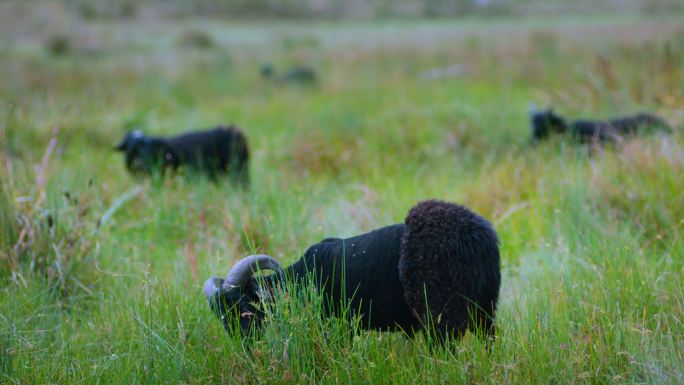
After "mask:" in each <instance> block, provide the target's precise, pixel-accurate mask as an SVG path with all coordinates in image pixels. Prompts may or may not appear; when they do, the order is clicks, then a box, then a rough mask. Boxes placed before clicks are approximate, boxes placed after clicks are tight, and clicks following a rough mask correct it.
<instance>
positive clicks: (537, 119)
mask: <svg viewBox="0 0 684 385" xmlns="http://www.w3.org/2000/svg"><path fill="white" fill-rule="evenodd" d="M530 120H531V123H532V140H533V141H538V140H541V139H544V138H546V137H547V136H549V134H553V133H562V132H565V130H566V124H565V120H563V118H561V117H560V116H558V115H556V114H555V113H554V112H553V110H552V109H550V108H549V109H546V110H543V111H535V112H531V113H530Z"/></svg>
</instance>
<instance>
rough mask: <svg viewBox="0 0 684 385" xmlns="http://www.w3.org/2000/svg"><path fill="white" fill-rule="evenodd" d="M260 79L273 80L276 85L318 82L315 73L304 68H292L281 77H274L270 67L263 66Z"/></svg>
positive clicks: (274, 74)
mask: <svg viewBox="0 0 684 385" xmlns="http://www.w3.org/2000/svg"><path fill="white" fill-rule="evenodd" d="M261 77H262V78H264V79H273V80H275V81H276V82H278V83H299V84H315V83H317V81H318V78H317V77H316V72H315V71H314V70H313V69H311V68H309V67H304V66H298V67H294V68H291V69H289V70H288V71H287V72H285V73H284V74H282V75H276V73H275V69H274V68H273V66H272V65H270V64H264V65H262V66H261Z"/></svg>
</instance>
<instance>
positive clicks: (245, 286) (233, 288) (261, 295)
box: [204, 254, 283, 336]
mask: <svg viewBox="0 0 684 385" xmlns="http://www.w3.org/2000/svg"><path fill="white" fill-rule="evenodd" d="M259 270H274V271H276V272H277V273H278V274H282V271H283V270H282V268H281V267H280V264H279V263H278V261H276V260H275V259H273V258H272V257H270V256H268V255H263V254H259V255H250V256H248V257H245V258H243V259H241V260H240V261H238V262H237V263H236V264H235V266H233V268H232V269H230V271H229V272H228V275H227V276H226V278H225V279H221V278H218V277H213V278H209V279H208V280H207V281H206V282H205V283H204V295H205V296H206V298H207V300H208V301H209V306H210V307H211V310H212V311H213V312H214V314H216V316H218V317H219V318H221V321H222V322H223V327H224V328H225V329H226V331H229V332H230V331H231V330H236V329H237V328H236V327H235V326H237V325H239V327H240V328H239V330H240V332H241V333H242V335H243V336H247V335H249V334H250V333H251V332H252V331H254V330H257V329H258V328H259V327H260V326H261V322H262V320H263V318H264V312H263V311H262V310H261V307H260V306H259V304H260V302H261V301H263V300H264V299H267V298H268V297H270V294H269V292H268V290H264V289H262V288H261V286H260V285H259V280H257V279H256V278H255V277H254V273H255V272H257V271H259ZM236 322H237V323H236ZM236 331H237V330H236Z"/></svg>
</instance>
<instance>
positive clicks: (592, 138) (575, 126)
mask: <svg viewBox="0 0 684 385" xmlns="http://www.w3.org/2000/svg"><path fill="white" fill-rule="evenodd" d="M530 121H531V126H532V140H533V141H534V142H537V141H540V140H542V139H546V138H547V137H548V136H549V135H552V134H562V133H569V134H570V135H571V136H572V137H573V138H575V139H576V140H578V141H579V142H581V143H597V142H618V141H620V140H622V138H624V137H626V136H633V135H636V134H637V133H638V132H640V131H644V130H646V129H655V130H663V131H667V132H669V131H670V127H669V126H668V124H667V123H666V122H665V121H664V120H662V119H661V118H659V117H657V116H655V115H653V114H647V113H639V114H636V115H629V116H624V117H620V118H615V119H611V120H574V121H570V122H567V121H566V120H565V119H563V118H562V117H560V116H559V115H557V114H556V113H555V112H554V111H553V110H552V109H551V108H548V109H545V110H542V111H533V112H531V113H530Z"/></svg>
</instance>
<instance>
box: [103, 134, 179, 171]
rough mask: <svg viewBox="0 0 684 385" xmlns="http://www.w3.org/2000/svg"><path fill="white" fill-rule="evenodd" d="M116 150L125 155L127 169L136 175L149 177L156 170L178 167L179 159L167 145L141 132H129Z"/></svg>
mask: <svg viewBox="0 0 684 385" xmlns="http://www.w3.org/2000/svg"><path fill="white" fill-rule="evenodd" d="M114 149H115V150H116V151H119V152H123V153H124V155H125V156H126V168H128V170H129V171H131V172H132V173H134V174H147V175H149V174H151V173H152V170H153V169H154V168H157V169H160V170H163V169H164V168H166V167H168V166H177V165H178V157H177V156H176V155H175V154H174V152H173V150H172V149H171V148H169V146H168V145H167V144H166V143H164V142H163V141H161V140H159V139H156V138H149V137H147V136H145V135H144V134H143V133H142V131H140V130H135V131H130V132H128V133H127V134H126V136H125V137H124V138H123V140H122V141H121V142H120V143H119V144H118V145H116V147H114Z"/></svg>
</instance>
